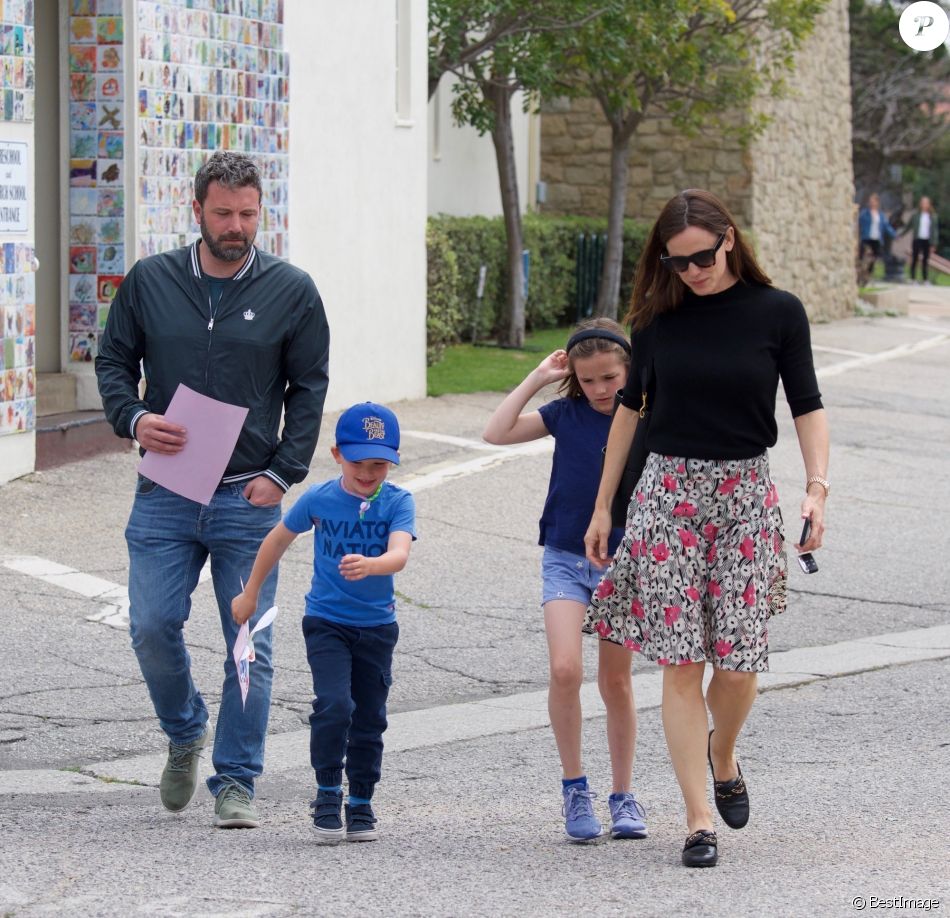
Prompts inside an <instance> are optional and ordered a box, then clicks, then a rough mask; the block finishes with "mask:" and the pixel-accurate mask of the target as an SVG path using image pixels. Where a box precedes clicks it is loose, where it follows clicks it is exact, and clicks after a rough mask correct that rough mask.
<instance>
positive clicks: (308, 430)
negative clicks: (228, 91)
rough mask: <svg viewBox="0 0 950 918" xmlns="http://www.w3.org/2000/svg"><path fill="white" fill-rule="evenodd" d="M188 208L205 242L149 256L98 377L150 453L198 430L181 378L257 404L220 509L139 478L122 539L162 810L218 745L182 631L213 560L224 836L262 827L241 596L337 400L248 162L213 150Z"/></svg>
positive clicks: (126, 289)
mask: <svg viewBox="0 0 950 918" xmlns="http://www.w3.org/2000/svg"><path fill="white" fill-rule="evenodd" d="M193 207H194V213H195V218H196V219H197V221H198V223H199V225H200V227H201V239H199V240H197V241H196V242H194V243H193V244H192V245H190V246H187V247H185V248H182V249H176V250H175V251H172V252H166V253H164V254H162V255H154V256H152V257H149V258H144V259H142V260H141V261H139V262H137V263H136V264H135V265H133V267H132V269H131V270H130V271H129V273H128V274H127V275H126V277H125V279H124V280H123V282H122V285H121V287H120V288H119V292H118V293H117V294H116V297H115V300H114V302H113V304H112V308H111V309H110V311H109V319H108V322H107V324H106V330H105V334H104V336H103V339H102V344H101V347H100V349H99V356H98V357H97V358H96V374H97V376H98V380H99V392H100V394H101V395H102V401H103V404H104V406H105V410H106V415H107V417H108V419H109V422H110V423H111V424H112V426H113V428H114V430H115V432H116V434H118V435H119V436H120V437H133V438H134V439H136V440H138V442H139V445H140V447H141V448H142V451H143V452H144V451H146V450H153V451H155V452H156V453H164V454H166V455H174V454H175V453H177V452H179V451H180V450H181V449H182V447H183V446H184V444H185V442H186V440H187V437H188V431H187V430H185V429H184V428H182V427H180V426H178V425H176V424H172V423H171V422H169V421H167V420H166V419H165V417H164V412H165V410H166V408H167V407H168V403H169V401H170V400H171V397H172V395H173V394H174V392H175V389H176V388H177V386H178V385H179V383H184V384H185V385H187V386H189V387H190V388H192V389H194V390H196V391H198V392H201V393H202V394H204V395H207V396H210V397H212V398H216V399H219V400H221V401H224V402H229V403H231V404H235V405H242V406H244V407H246V408H248V409H249V411H248V415H247V419H246V421H245V423H244V428H243V429H242V431H241V434H240V437H239V438H238V441H237V445H236V446H235V448H234V452H233V454H232V456H231V459H230V462H229V463H228V466H227V469H226V470H225V474H224V477H223V478H222V480H221V483H220V485H219V487H218V488H217V490H216V491H215V493H214V496H213V498H212V500H211V503H210V505H209V506H208V507H205V506H203V505H201V504H198V503H195V502H194V501H191V500H188V499H186V498H184V497H181V496H179V495H177V494H174V493H172V492H171V491H168V490H166V489H165V488H163V487H161V486H160V485H157V484H155V483H154V482H152V481H150V480H148V479H146V478H143V477H142V476H139V479H138V482H137V484H136V493H135V500H134V503H133V506H132V514H131V516H130V518H129V524H128V527H127V529H126V541H127V543H128V547H129V601H130V604H129V615H130V619H131V634H132V646H133V648H134V650H135V653H136V656H137V657H138V661H139V666H140V667H141V669H142V675H143V676H144V677H145V683H146V685H147V686H148V691H149V694H150V695H151V698H152V703H153V705H154V707H155V712H156V714H157V715H158V718H159V723H160V724H161V727H162V729H163V730H164V731H165V733H166V734H167V736H168V739H169V746H168V761H167V764H166V766H165V770H164V771H163V772H162V778H161V800H162V804H163V805H164V806H165V808H166V809H169V810H172V811H178V810H182V809H184V808H185V807H186V806H187V805H188V803H189V802H190V801H191V799H192V797H193V796H194V793H195V790H196V785H197V780H198V759H199V756H200V754H201V750H202V749H203V747H204V746H205V745H206V743H207V742H208V727H207V722H208V709H207V707H206V706H205V702H204V700H203V699H202V697H201V695H200V693H199V692H198V689H197V688H196V687H195V684H194V682H193V681H192V678H191V667H190V662H191V661H190V658H189V656H188V651H187V650H186V648H185V643H184V636H183V628H184V624H185V621H186V620H187V618H188V614H189V612H190V609H191V593H192V591H193V590H194V588H195V586H196V584H197V582H198V575H199V572H200V571H201V568H202V566H203V565H204V563H205V560H206V559H207V558H208V556H209V555H210V558H211V576H212V580H213V582H214V591H215V596H216V598H217V602H218V610H219V614H220V618H221V628H222V631H223V633H224V638H225V643H226V645H227V647H226V653H225V657H224V661H225V666H224V669H225V678H224V686H223V689H222V693H221V708H220V711H219V713H218V721H217V725H216V729H215V736H214V749H213V753H212V762H213V765H214V772H215V773H214V775H213V776H212V777H211V778H209V779H208V788H209V790H210V791H211V793H212V794H213V795H214V797H215V816H214V825H215V826H218V827H219V828H256V827H257V826H258V825H259V822H258V817H257V813H256V811H255V808H254V805H253V797H254V779H255V778H256V777H257V776H258V775H260V773H261V771H262V769H263V754H264V736H265V734H266V732H267V716H268V711H269V708H270V690H271V681H272V678H273V667H272V663H271V632H272V630H273V629H271V628H266V629H263V631H261V632H258V634H257V635H255V638H254V648H255V653H256V660H255V662H254V665H253V671H252V681H251V687H250V692H249V694H248V697H247V704H246V707H244V708H243V709H242V705H241V690H240V685H239V683H238V679H237V675H236V672H235V666H234V660H233V658H232V656H231V650H232V648H233V646H234V641H235V638H236V636H237V630H238V629H237V626H236V625H235V624H234V621H233V619H232V618H231V599H232V597H234V596H236V595H238V594H239V593H240V592H241V589H242V587H241V579H242V578H246V577H247V576H248V574H249V573H250V570H251V565H252V564H253V561H254V557H255V555H256V554H257V549H258V546H259V545H260V543H261V541H262V539H263V538H264V536H265V535H266V534H267V533H268V532H269V531H270V530H271V529H272V528H273V527H274V525H275V524H276V523H277V522H278V521H279V520H280V500H281V497H282V496H283V494H284V493H285V492H286V491H287V490H288V488H290V486H291V485H292V484H295V483H296V482H299V481H301V480H302V479H303V478H304V477H305V476H306V474H307V468H308V465H309V462H310V459H311V457H312V455H313V451H314V448H315V446H316V442H317V435H318V433H319V430H320V420H321V417H322V414H323V402H324V398H325V396H326V390H327V356H328V352H329V331H328V329H327V321H326V315H325V313H324V310H323V303H322V301H321V299H320V295H319V294H318V293H317V289H316V287H315V286H314V284H313V281H312V280H311V279H310V277H309V276H308V275H307V274H306V273H304V272H303V271H300V270H299V269H297V268H294V267H292V266H291V265H289V264H287V263H286V262H283V261H281V260H279V259H278V258H275V257H273V256H271V255H266V254H264V253H262V252H260V251H258V250H257V249H256V248H255V247H254V238H255V236H256V234H257V229H258V223H259V220H260V214H261V179H260V173H259V172H258V170H257V167H256V166H255V165H254V163H253V162H252V161H251V160H250V159H249V158H248V157H246V156H243V155H241V154H237V153H230V152H224V153H222V152H218V153H215V154H214V155H213V156H212V157H211V158H210V159H209V160H208V161H207V162H206V163H205V164H204V165H203V166H202V167H201V168H200V169H199V170H198V173H197V175H196V176H195V201H194V204H193ZM142 364H144V369H145V379H146V383H147V386H146V390H145V398H144V400H143V399H140V398H139V391H138V385H139V380H140V377H141V371H140V365H142ZM282 410H283V413H284V426H283V430H282V432H281V434H280V437H279V438H278V428H279V426H280V420H281V411H282ZM276 586H277V576H276V570H275V571H274V573H273V574H272V575H271V576H270V577H269V578H268V580H267V583H266V584H265V586H264V588H263V589H262V590H261V597H260V606H259V607H258V614H261V613H263V612H264V611H266V610H267V609H268V608H269V607H270V606H271V605H272V604H273V601H274V594H275V591H276Z"/></svg>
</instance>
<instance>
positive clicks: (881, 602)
mask: <svg viewBox="0 0 950 918" xmlns="http://www.w3.org/2000/svg"><path fill="white" fill-rule="evenodd" d="M788 592H789V593H793V594H795V595H796V596H821V597H824V598H825V599H846V600H849V601H850V602H863V603H867V604H868V605H871V606H896V607H897V608H901V609H917V610H918V611H920V612H950V606H948V605H946V604H944V603H913V602H901V601H900V600H897V599H866V598H865V597H863V596H845V595H844V594H842V593H823V592H821V591H819V590H800V589H795V590H789V591H788ZM856 640H860V638H857V639H856Z"/></svg>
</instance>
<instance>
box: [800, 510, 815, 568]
mask: <svg viewBox="0 0 950 918" xmlns="http://www.w3.org/2000/svg"><path fill="white" fill-rule="evenodd" d="M810 535H811V517H805V525H804V526H802V537H801V538H800V539H799V540H798V544H799V545H804V544H805V542H807V541H808V537H809V536H810ZM798 566H799V567H800V568H801V569H802V570H803V571H804V572H805V573H806V574H814V573H816V572H817V571H818V562H817V561H816V560H815V558H814V556H813V555H812V553H811V552H810V551H806V552H805V553H804V554H801V555H799V556H798Z"/></svg>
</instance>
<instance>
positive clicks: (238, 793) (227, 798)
mask: <svg viewBox="0 0 950 918" xmlns="http://www.w3.org/2000/svg"><path fill="white" fill-rule="evenodd" d="M260 824H261V823H260V820H259V819H258V818H257V810H255V809H254V804H253V803H251V795H250V794H249V793H248V792H247V791H246V790H244V788H243V787H241V785H240V784H232V783H229V784H226V785H225V787H224V789H223V790H222V791H221V792H220V793H219V794H218V796H217V798H216V799H215V801H214V825H215V828H218V829H256V828H257V827H258V826H259V825H260Z"/></svg>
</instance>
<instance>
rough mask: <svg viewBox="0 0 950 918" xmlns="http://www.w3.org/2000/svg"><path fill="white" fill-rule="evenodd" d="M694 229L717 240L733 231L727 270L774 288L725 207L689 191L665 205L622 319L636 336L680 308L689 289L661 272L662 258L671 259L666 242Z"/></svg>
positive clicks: (707, 194)
mask: <svg viewBox="0 0 950 918" xmlns="http://www.w3.org/2000/svg"><path fill="white" fill-rule="evenodd" d="M690 226H698V227H701V228H702V229H704V230H709V232H710V233H712V234H713V235H714V236H716V237H718V236H719V234H720V233H725V232H726V231H727V230H728V229H729V227H732V231H733V232H734V233H735V242H734V244H733V247H732V250H731V251H729V252H726V264H727V265H728V266H729V270H730V271H731V272H732V274H733V275H734V276H735V277H736V278H737V279H738V280H739V281H743V282H746V283H754V284H764V285H766V286H771V285H772V281H771V280H770V279H769V277H768V275H767V274H766V273H765V272H764V271H763V270H762V269H761V268H760V267H759V263H758V262H757V261H756V260H755V255H754V254H753V252H752V247H751V246H750V245H749V244H748V243H747V242H746V240H745V238H744V237H743V235H742V233H741V232H740V231H739V227H738V226H736V221H735V220H734V219H733V218H732V214H730V213H729V210H728V208H727V207H726V205H725V204H723V203H722V201H720V200H719V198H717V197H716V196H715V195H714V194H713V193H712V192H710V191H704V190H702V189H701V188H688V189H687V190H686V191H681V192H680V193H679V194H678V195H676V196H675V197H672V198H670V200H669V201H667V202H666V206H665V207H664V208H663V210H662V211H660V216H659V217H657V218H656V223H654V224H653V229H652V230H650V235H649V236H648V237H647V242H646V245H645V246H644V248H643V252H642V254H641V255H640V261H639V263H638V264H637V274H636V277H635V279H634V282H633V296H632V297H631V298H630V309H629V310H628V312H627V315H626V316H625V317H624V321H625V322H629V323H631V325H632V327H633V330H634V331H638V330H640V329H643V328H646V326H647V325H649V324H650V323H651V322H652V321H653V320H654V319H655V318H656V317H657V316H658V315H660V313H663V312H669V311H670V310H671V309H676V307H677V306H679V304H680V303H681V302H682V301H683V295H684V294H685V292H686V289H687V288H686V285H685V284H684V283H683V282H682V281H681V280H680V277H679V275H678V274H677V273H676V272H675V271H668V270H667V269H666V268H664V267H663V265H662V264H661V262H660V256H661V255H668V254H669V253H668V252H667V251H666V244H667V242H669V240H670V239H672V238H673V237H674V236H676V235H677V234H678V233H681V232H683V230H685V229H686V228H687V227H690Z"/></svg>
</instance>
